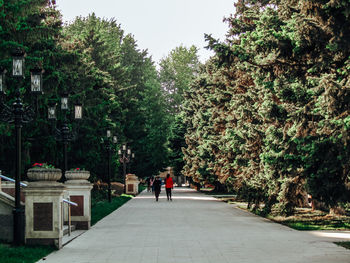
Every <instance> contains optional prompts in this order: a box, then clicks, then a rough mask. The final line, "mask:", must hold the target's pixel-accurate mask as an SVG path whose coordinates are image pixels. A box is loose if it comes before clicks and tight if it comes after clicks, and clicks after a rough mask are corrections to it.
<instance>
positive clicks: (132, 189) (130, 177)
mask: <svg viewBox="0 0 350 263" xmlns="http://www.w3.org/2000/svg"><path fill="white" fill-rule="evenodd" d="M139 183H140V181H139V179H138V178H137V176H136V175H134V174H127V175H126V180H125V184H126V194H132V195H137V194H138V192H139Z"/></svg>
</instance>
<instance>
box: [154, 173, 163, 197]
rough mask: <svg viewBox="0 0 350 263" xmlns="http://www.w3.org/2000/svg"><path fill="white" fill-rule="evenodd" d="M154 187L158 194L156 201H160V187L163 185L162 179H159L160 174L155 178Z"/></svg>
mask: <svg viewBox="0 0 350 263" xmlns="http://www.w3.org/2000/svg"><path fill="white" fill-rule="evenodd" d="M153 187H154V195H155V196H156V201H157V202H158V198H159V194H160V188H161V187H162V181H161V180H160V179H159V176H157V177H156V179H155V180H154V182H153Z"/></svg>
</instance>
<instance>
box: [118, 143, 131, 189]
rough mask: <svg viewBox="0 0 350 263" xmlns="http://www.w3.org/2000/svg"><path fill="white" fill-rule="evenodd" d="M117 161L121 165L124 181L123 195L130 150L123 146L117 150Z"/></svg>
mask: <svg viewBox="0 0 350 263" xmlns="http://www.w3.org/2000/svg"><path fill="white" fill-rule="evenodd" d="M118 155H119V161H120V162H121V163H122V164H123V180H124V194H125V193H126V165H127V163H129V161H130V155H131V149H127V148H126V144H123V146H122V148H121V149H120V150H118Z"/></svg>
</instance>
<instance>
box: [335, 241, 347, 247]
mask: <svg viewBox="0 0 350 263" xmlns="http://www.w3.org/2000/svg"><path fill="white" fill-rule="evenodd" d="M334 243H335V244H337V245H338V246H342V247H345V248H347V249H350V242H349V241H348V242H334Z"/></svg>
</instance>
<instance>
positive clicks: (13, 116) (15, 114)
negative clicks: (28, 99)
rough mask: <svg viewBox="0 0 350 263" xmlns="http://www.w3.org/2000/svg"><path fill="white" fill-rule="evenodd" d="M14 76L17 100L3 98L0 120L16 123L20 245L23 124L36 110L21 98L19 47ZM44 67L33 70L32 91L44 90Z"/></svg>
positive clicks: (0, 84)
mask: <svg viewBox="0 0 350 263" xmlns="http://www.w3.org/2000/svg"><path fill="white" fill-rule="evenodd" d="M12 57H13V58H12V76H13V77H14V78H16V79H17V80H18V82H19V84H18V85H17V87H16V90H15V101H14V102H13V104H12V105H11V106H8V105H6V104H5V103H4V102H3V100H2V98H1V113H0V120H1V121H3V122H7V123H9V124H12V123H13V124H14V125H15V137H16V158H15V162H16V169H15V170H16V174H15V208H14V210H13V242H14V245H20V244H22V243H23V240H24V231H23V230H24V226H23V220H24V209H23V207H22V206H21V188H20V181H21V161H22V160H21V152H22V147H21V146H22V125H23V124H25V123H28V122H30V121H32V120H33V118H34V115H35V113H34V111H33V109H32V108H31V107H30V106H28V105H23V104H22V100H21V91H20V85H21V83H22V80H23V79H24V57H25V53H24V52H23V51H22V50H20V49H18V50H16V51H15V52H13V53H12ZM42 72H43V71H42V69H35V70H33V71H31V91H32V92H34V93H41V92H42ZM5 74H6V70H5V69H2V70H1V73H0V93H1V97H2V96H3V95H5V93H6V88H5Z"/></svg>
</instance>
